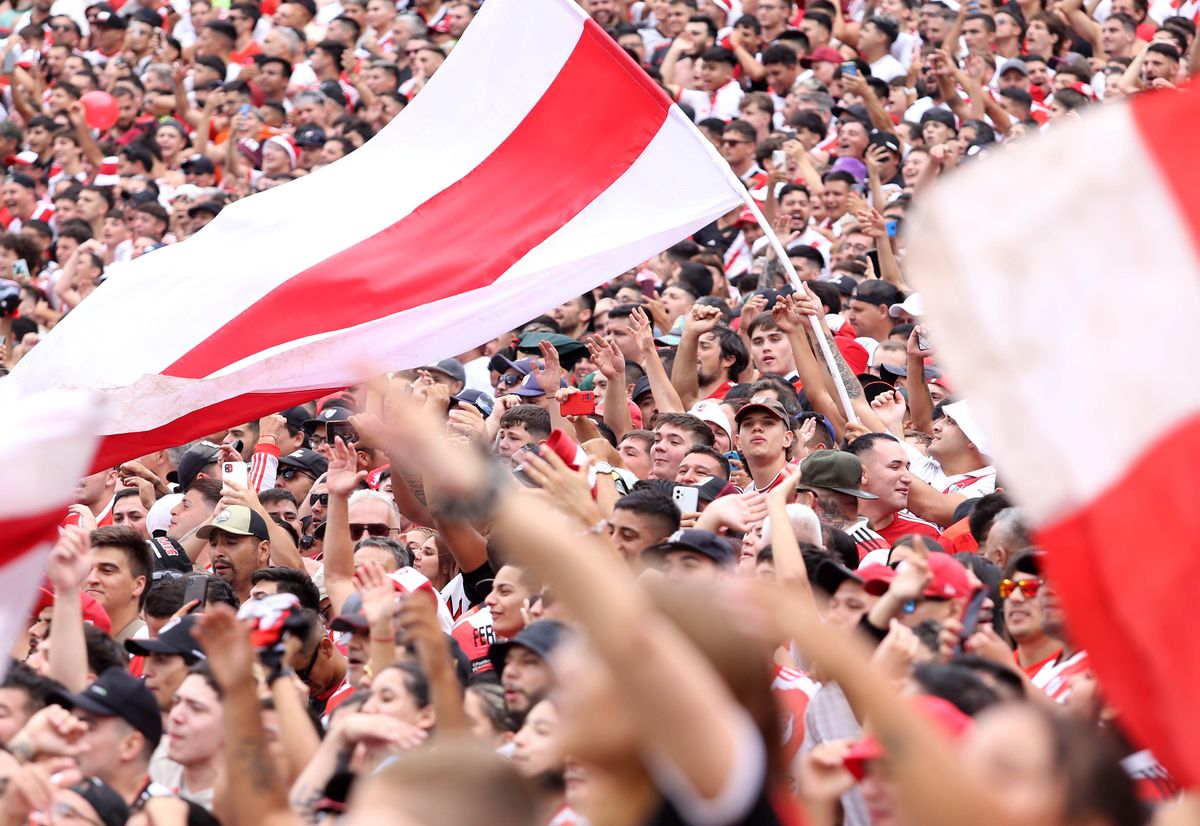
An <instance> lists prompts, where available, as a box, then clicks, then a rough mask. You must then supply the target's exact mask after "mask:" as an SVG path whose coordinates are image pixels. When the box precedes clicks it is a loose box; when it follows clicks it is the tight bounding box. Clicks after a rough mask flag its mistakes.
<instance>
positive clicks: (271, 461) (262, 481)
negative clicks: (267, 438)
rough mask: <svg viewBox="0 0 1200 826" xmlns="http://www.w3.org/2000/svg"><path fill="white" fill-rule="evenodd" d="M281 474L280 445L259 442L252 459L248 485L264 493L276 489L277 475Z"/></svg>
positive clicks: (247, 480) (247, 479)
mask: <svg viewBox="0 0 1200 826" xmlns="http://www.w3.org/2000/svg"><path fill="white" fill-rule="evenodd" d="M278 472H279V445H273V444H271V443H270V442H259V443H258V444H257V445H255V447H254V455H253V456H251V457H250V469H249V473H248V474H247V476H246V483H247V485H248V486H249V487H250V488H252V489H253V490H255V491H257V492H259V493H262V492H263V491H264V490H270V489H271V488H273V487H275V475H276V474H277V473H278Z"/></svg>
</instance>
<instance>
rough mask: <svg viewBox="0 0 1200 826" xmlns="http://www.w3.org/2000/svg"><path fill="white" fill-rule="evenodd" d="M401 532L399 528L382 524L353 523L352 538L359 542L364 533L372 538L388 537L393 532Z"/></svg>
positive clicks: (351, 527) (351, 524) (351, 528)
mask: <svg viewBox="0 0 1200 826" xmlns="http://www.w3.org/2000/svg"><path fill="white" fill-rule="evenodd" d="M399 530H400V529H399V528H389V527H388V526H387V525H385V524H383V523H382V522H351V523H350V538H351V539H352V540H354V541H355V542H357V541H358V540H360V539H362V536H363V534H364V533H366V534H369V535H371V536H388V535H389V534H390V533H392V531H399Z"/></svg>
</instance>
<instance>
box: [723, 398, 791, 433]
mask: <svg viewBox="0 0 1200 826" xmlns="http://www.w3.org/2000/svg"><path fill="white" fill-rule="evenodd" d="M755 410H765V411H767V412H768V413H770V414H771V415H772V416H774V417H775V418H777V419H779V420H780V421H782V422H783V423H784V424H786V425H787V426H788V427H791V426H792V417H791V416H789V415H788V412H787V410H786V409H785V408H784V406H783V403H782V402H780V401H778V400H777V399H772V398H771V397H770V396H755V397H754V398H752V399H751V400H750V402H749V403H748V404H746V405H745V406H744V407H742V409H741V410H739V411H738V412H737V415H736V416H734V421H735V423H736V424H737V426H738V427H741V426H742V419H744V418H746V417H747V416H749V415H750V414H751V413H752V412H754V411H755Z"/></svg>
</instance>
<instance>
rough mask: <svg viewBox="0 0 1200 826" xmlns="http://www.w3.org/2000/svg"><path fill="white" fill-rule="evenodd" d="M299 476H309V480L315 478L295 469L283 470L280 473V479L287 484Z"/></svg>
mask: <svg viewBox="0 0 1200 826" xmlns="http://www.w3.org/2000/svg"><path fill="white" fill-rule="evenodd" d="M297 476H308V478H309V479H312V478H314V477H313V476H311V475H309V474H307V473H305V472H304V471H302V470H300V469H299V468H294V467H289V468H284V469H283V470H281V471H280V472H279V478H280V479H282V480H284V481H285V482H290V481H292V480H293V479H295V478H296V477H297Z"/></svg>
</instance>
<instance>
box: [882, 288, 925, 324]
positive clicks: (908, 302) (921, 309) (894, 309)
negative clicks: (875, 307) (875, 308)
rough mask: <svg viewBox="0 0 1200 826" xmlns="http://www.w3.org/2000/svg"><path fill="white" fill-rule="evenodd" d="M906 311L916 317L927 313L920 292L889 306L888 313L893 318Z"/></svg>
mask: <svg viewBox="0 0 1200 826" xmlns="http://www.w3.org/2000/svg"><path fill="white" fill-rule="evenodd" d="M905 313H907V314H908V315H910V316H912V317H914V318H920V317H921V316H923V315H925V302H924V301H922V300H921V294H920V293H913V294H912V295H910V296H909V297H908V298H906V299H904V300H903V301H901V302H900V303H899V304H893V305H892V306H890V307H888V315H890V316H891V317H892V318H899V317H900V316H902V315H904V314H905Z"/></svg>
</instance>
